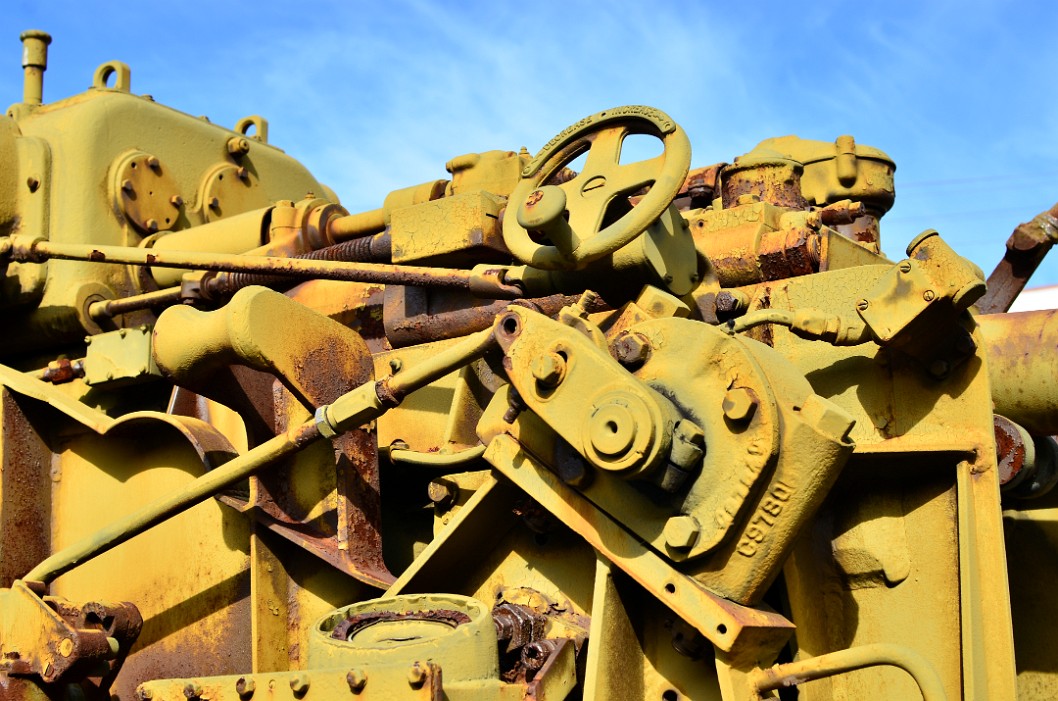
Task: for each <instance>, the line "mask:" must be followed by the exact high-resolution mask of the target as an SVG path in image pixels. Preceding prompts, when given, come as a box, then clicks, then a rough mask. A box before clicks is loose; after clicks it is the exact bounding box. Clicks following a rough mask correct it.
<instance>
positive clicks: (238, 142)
mask: <svg viewBox="0 0 1058 701" xmlns="http://www.w3.org/2000/svg"><path fill="white" fill-rule="evenodd" d="M227 148H228V153H230V154H231V155H233V156H241V155H242V154H244V153H246V152H248V151H249V150H250V142H249V140H248V139H245V138H243V137H241V136H233V137H231V138H230V139H228V145H227Z"/></svg>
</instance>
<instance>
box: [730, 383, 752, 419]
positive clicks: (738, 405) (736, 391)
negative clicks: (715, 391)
mask: <svg viewBox="0 0 1058 701" xmlns="http://www.w3.org/2000/svg"><path fill="white" fill-rule="evenodd" d="M723 407H724V416H726V417H727V418H728V419H730V420H731V421H736V422H739V423H744V422H747V421H749V420H750V419H752V418H753V413H754V412H755V411H756V410H757V397H756V395H754V394H753V390H750V389H747V388H745V387H732V388H731V389H729V390H728V391H727V392H726V393H725V394H724V402H723Z"/></svg>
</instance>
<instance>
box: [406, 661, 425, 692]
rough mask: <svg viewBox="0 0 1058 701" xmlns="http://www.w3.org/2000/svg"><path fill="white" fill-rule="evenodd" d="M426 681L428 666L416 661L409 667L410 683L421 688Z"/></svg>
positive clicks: (412, 686) (415, 687) (416, 687)
mask: <svg viewBox="0 0 1058 701" xmlns="http://www.w3.org/2000/svg"><path fill="white" fill-rule="evenodd" d="M425 683H426V668H425V667H424V666H423V664H422V663H421V662H415V663H413V664H412V665H411V667H408V684H409V685H410V686H411V688H413V689H419V688H421V687H422V685H423V684H425Z"/></svg>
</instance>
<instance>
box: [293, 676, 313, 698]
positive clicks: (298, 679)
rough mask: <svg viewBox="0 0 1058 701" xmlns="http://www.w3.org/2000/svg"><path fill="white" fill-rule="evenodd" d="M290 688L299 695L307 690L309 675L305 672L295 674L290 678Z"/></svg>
mask: <svg viewBox="0 0 1058 701" xmlns="http://www.w3.org/2000/svg"><path fill="white" fill-rule="evenodd" d="M290 690H291V691H293V692H294V693H295V694H296V695H298V696H300V695H302V694H304V693H305V692H306V691H308V690H309V676H308V675H307V674H295V675H294V676H293V677H291V679H290Z"/></svg>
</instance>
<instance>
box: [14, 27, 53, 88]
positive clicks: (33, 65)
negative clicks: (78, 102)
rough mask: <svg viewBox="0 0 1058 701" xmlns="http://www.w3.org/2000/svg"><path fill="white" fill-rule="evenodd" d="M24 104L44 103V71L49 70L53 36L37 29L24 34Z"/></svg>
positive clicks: (22, 38) (22, 36) (22, 37)
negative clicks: (49, 46)
mask: <svg viewBox="0 0 1058 701" xmlns="http://www.w3.org/2000/svg"><path fill="white" fill-rule="evenodd" d="M19 38H20V39H21V40H22V69H23V70H24V71H25V79H24V82H23V84H22V102H24V103H26V104H27V105H39V104H42V103H43V102H44V71H46V70H47V69H48V44H50V43H51V35H50V34H48V33H47V32H42V31H39V30H36V29H30V30H28V31H25V32H22V34H21V36H20V37H19Z"/></svg>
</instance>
